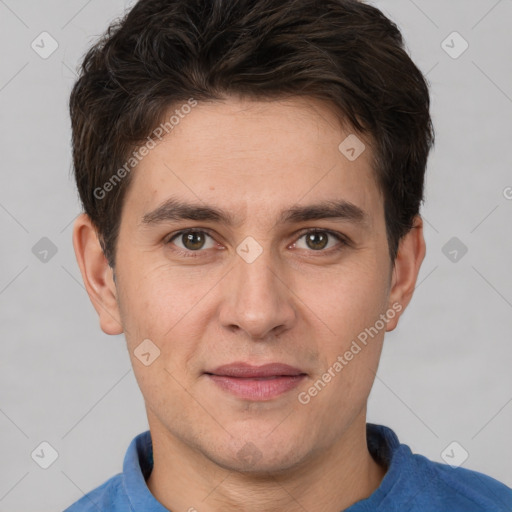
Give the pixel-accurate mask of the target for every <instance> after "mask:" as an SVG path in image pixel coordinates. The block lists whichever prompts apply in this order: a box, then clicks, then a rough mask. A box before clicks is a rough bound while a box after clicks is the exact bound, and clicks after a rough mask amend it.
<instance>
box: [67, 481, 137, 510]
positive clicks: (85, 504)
mask: <svg viewBox="0 0 512 512" xmlns="http://www.w3.org/2000/svg"><path fill="white" fill-rule="evenodd" d="M125 496H126V494H125V492H124V490H123V475H122V473H119V474H117V475H115V476H113V477H112V478H109V479H108V480H107V481H106V482H104V483H103V484H101V485H100V486H99V487H96V489H93V490H92V491H90V492H89V493H87V494H85V495H84V496H82V497H81V498H80V499H79V500H78V501H76V502H75V503H73V504H72V505H71V506H70V507H68V508H67V509H66V510H64V512H98V510H104V511H109V512H117V511H119V512H121V511H122V512H129V511H130V510H132V509H131V507H130V504H129V503H127V502H126V499H125Z"/></svg>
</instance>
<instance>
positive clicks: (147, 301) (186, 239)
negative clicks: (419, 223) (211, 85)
mask: <svg viewBox="0 0 512 512" xmlns="http://www.w3.org/2000/svg"><path fill="white" fill-rule="evenodd" d="M349 134H350V131H342V129H341V128H340V126H339V124H338V122H337V119H336V117H335V116H334V114H333V112H332V109H330V107H328V106H327V105H325V104H323V103H321V102H319V101H313V100H309V101H307V102H306V100H300V99H295V100H293V101H287V102H284V101H279V102H277V101H276V102H254V101H244V102H242V101H241V100H237V99H234V98H230V99H229V100H228V101H226V102H215V103H210V104H204V103H199V104H198V106H196V107H195V108H193V109H192V112H191V113H190V114H188V115H187V116H186V117H185V118H184V119H181V121H180V124H179V125H178V126H176V127H175V128H174V130H173V131H172V132H171V133H170V135H168V136H167V137H166V138H165V139H164V140H163V142H161V143H159V144H158V145H157V147H156V148H155V149H153V150H151V151H150V153H149V155H148V156H146V157H145V158H144V159H143V160H142V161H141V162H140V164H139V165H138V167H137V168H136V169H135V170H134V171H133V173H134V174H133V176H132V178H133V181H132V182H131V184H130V188H129V190H128V192H127V195H126V197H125V203H124V206H123V212H122V218H121V226H120V233H119V239H118V245H117V250H116V269H115V270H116V282H117V292H118V304H119V314H120V319H121V323H122V325H123V329H124V332H125V334H126V338H127V343H128V348H129V352H130V357H131V359H132V364H133V367H134V372H135V375H136V378H137V381H138V383H139V385H140V388H141V391H142V393H143V395H144V398H145V402H146V408H147V411H148V419H149V422H150V427H151V428H152V430H154V431H156V430H158V431H160V432H165V433H166V434H165V435H166V436H167V435H169V436H170V439H172V440H173V442H178V443H184V445H185V446H187V447H189V448H192V449H193V450H197V452H198V453H199V454H202V455H204V456H206V457H207V458H208V459H210V460H212V461H214V462H216V463H217V464H219V465H221V466H223V467H226V468H229V469H238V470H243V469H246V470H247V469H254V470H262V471H270V470H276V469H284V468H287V467H292V466H294V465H297V464H299V463H301V462H304V461H307V460H311V458H312V457H314V456H315V455H317V454H319V453H321V452H322V451H323V450H324V449H327V448H329V447H331V446H333V444H334V443H336V442H337V441H338V440H339V439H341V436H342V435H344V434H346V433H347V432H348V431H349V429H350V427H351V426H352V425H353V424H355V423H356V420H358V419H359V420H360V419H361V418H363V417H364V414H365V406H366V401H367V397H368V394H369V392H370V388H371V386H372V383H373V380H374V372H375V371H376V370H377V365H378V360H379V356H380V351H381V346H382V340H383V335H384V332H385V330H386V328H382V323H381V322H378V320H379V318H382V317H381V316H380V315H382V314H386V312H387V311H388V310H389V309H390V308H391V307H392V303H391V296H390V290H391V286H392V279H391V277H392V272H391V268H392V266H391V262H390V260H389V256H388V246H387V240H386V227H385V222H384V209H383V198H382V196H381V193H380V191H379V189H378V187H377V185H376V182H375V178H374V174H373V173H374V171H373V170H372V168H371V164H370V162H371V148H370V146H369V145H368V144H367V145H366V149H365V151H363V153H362V154H361V155H360V156H359V157H358V158H356V159H355V160H354V161H351V160H349V159H348V158H347V156H345V154H343V153H342V152H341V151H340V149H339V148H338V146H339V145H340V143H341V142H343V141H344V139H345V138H346V137H347V136H348V135H349ZM349 140H350V139H349ZM346 154H348V155H349V156H350V155H351V152H350V151H349V152H348V153H346ZM170 199H173V200H174V201H176V202H178V203H181V204H189V203H190V204H193V205H198V206H200V207H201V208H211V209H215V210H219V211H220V210H222V212H224V213H226V214H227V215H229V217H230V218H231V223H226V222H225V220H220V219H218V218H215V216H212V215H205V216H203V217H200V218H196V219H190V218H188V219H187V218H180V216H179V215H169V213H170V211H169V209H167V210H164V211H162V210H160V211H159V212H158V214H156V213H155V210H157V209H158V208H159V207H161V206H162V205H163V204H164V203H165V202H166V201H168V200H170ZM107 200H108V198H107ZM327 202H329V204H330V205H331V206H332V205H334V204H341V205H343V204H345V206H344V207H342V208H340V209H339V211H338V214H337V216H336V217H330V216H324V215H323V214H322V215H312V214H311V213H312V212H311V211H309V212H308V211H307V208H308V207H312V206H318V205H320V204H321V203H323V204H324V206H325V205H326V204H327ZM347 205H348V206H347ZM290 210H293V211H295V215H293V216H291V215H287V213H289V211H290ZM191 229H193V230H196V233H195V234H194V233H192V234H190V233H188V234H187V233H186V231H187V230H191ZM312 230H317V233H316V234H314V233H313V234H309V235H307V234H306V233H307V232H311V231H312ZM182 231H185V234H183V233H181V232H182ZM178 233H181V234H180V235H178ZM330 233H331V234H330ZM336 234H338V235H339V237H340V239H339V240H338V239H337V238H336V236H335V235H336ZM376 325H377V326H378V327H381V328H380V329H377V330H378V333H377V334H374V333H375V326H376ZM371 327H373V329H374V330H373V331H371V332H372V334H373V335H372V336H368V335H367V343H366V345H363V344H362V343H361V342H360V341H358V342H357V343H358V345H359V346H360V351H358V352H357V349H354V348H353V353H355V352H357V353H355V355H353V357H352V358H351V359H350V360H349V361H347V358H345V357H343V356H344V354H345V353H346V352H347V351H349V350H350V348H351V346H352V347H353V345H352V342H353V340H356V341H357V339H358V335H360V334H361V333H362V332H365V329H368V328H371ZM388 329H389V326H388ZM366 332H367V333H368V331H366ZM363 337H364V336H363ZM147 339H149V340H151V341H152V343H154V345H156V346H157V347H158V348H159V350H160V355H159V357H157V358H156V359H155V360H154V362H152V364H150V365H149V366H145V365H144V364H143V363H142V362H141V361H140V360H139V359H138V358H137V357H136V356H135V355H134V351H135V349H137V347H138V346H139V345H140V344H141V343H142V342H143V340H147ZM359 339H361V338H359ZM146 343H147V342H146ZM339 356H342V357H343V360H344V361H345V363H344V364H341V363H339V364H341V365H342V369H341V370H337V369H338V368H339V366H336V365H335V363H336V361H339V359H338V357H339ZM146 357H147V356H146ZM241 362H242V363H247V364H250V365H253V366H261V365H264V364H267V363H283V364H287V365H290V366H292V367H294V368H296V369H298V370H299V373H301V374H302V376H300V377H295V378H290V377H288V378H285V377H282V378H280V379H275V378H274V379H266V380H263V381H262V380H260V381H257V380H254V379H251V381H250V382H249V381H248V380H245V381H244V382H242V381H240V380H238V381H236V380H235V378H222V377H220V378H216V377H213V376H212V375H211V374H215V370H216V369H217V368H218V367H220V366H221V365H227V364H230V363H241ZM329 368H331V372H330V375H331V378H330V379H328V378H327V377H325V376H324V374H326V372H328V370H329ZM218 373H220V374H222V371H220V372H218ZM323 376H324V377H323ZM322 379H323V383H324V385H321V384H318V381H319V380H322ZM271 380H274V383H272V382H271ZM326 381H328V382H326ZM237 382H238V383H240V386H237ZM315 383H317V388H316V389H317V392H316V393H315V392H314V391H312V392H309V391H308V390H310V388H311V387H314V385H315ZM222 384H224V386H223V385H222ZM280 386H282V387H280ZM235 387H236V389H237V390H238V394H237V392H236V391H234V388H235ZM258 393H260V394H258ZM299 398H300V399H299ZM246 452H250V453H248V454H247V453H246ZM246 455H249V456H248V457H247V456H246Z"/></svg>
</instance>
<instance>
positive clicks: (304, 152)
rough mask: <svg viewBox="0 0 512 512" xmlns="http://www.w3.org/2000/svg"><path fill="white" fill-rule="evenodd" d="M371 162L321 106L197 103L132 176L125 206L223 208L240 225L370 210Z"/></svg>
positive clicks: (374, 195) (374, 197)
mask: <svg viewBox="0 0 512 512" xmlns="http://www.w3.org/2000/svg"><path fill="white" fill-rule="evenodd" d="M176 109H178V110H179V106H178V107H176V106H173V109H172V111H171V112H170V113H169V116H168V117H170V116H171V115H172V113H173V112H175V111H176ZM187 110H189V109H187ZM347 149H348V150H349V152H348V153H347ZM352 150H353V151H352ZM354 152H355V156H356V157H357V158H353V157H354ZM359 153H360V154H359ZM372 158H373V153H372V149H371V145H370V144H369V143H368V140H366V139H363V138H362V137H361V136H360V135H356V134H355V133H353V132H352V131H351V130H350V128H349V127H342V126H341V124H340V120H339V118H338V116H336V115H335V114H334V113H333V109H332V108H331V107H330V106H329V105H327V104H326V103H324V102H321V101H319V100H314V99H309V98H293V99H288V100H273V101H253V100H242V99H238V98H227V99H226V100H225V101H216V102H209V103H198V104H197V106H195V107H194V108H192V109H190V110H189V112H188V113H187V114H185V115H182V116H181V117H180V118H179V122H178V123H177V124H175V125H174V127H173V129H172V131H171V132H170V133H169V134H167V135H165V137H163V140H162V141H161V142H159V143H157V145H156V147H155V148H154V149H152V150H150V151H149V152H148V154H147V155H146V156H145V157H144V158H143V159H142V160H141V161H140V163H139V164H138V165H137V167H136V168H135V169H134V171H132V172H133V174H134V175H133V176H132V182H131V184H130V187H129V190H128V193H127V196H126V199H125V202H130V204H131V205H132V206H133V210H136V211H138V213H139V215H142V216H143V215H145V214H146V213H147V212H148V211H149V210H151V209H154V208H155V206H157V205H158V204H161V203H162V202H164V201H166V200H167V199H168V198H169V197H170V196H172V197H174V198H176V197H181V198H183V199H186V200H187V201H188V202H193V203H198V202H204V203H208V204H215V203H219V201H221V203H222V204H219V207H222V208H223V209H224V210H231V211H233V213H234V215H235V216H238V218H239V219H242V218H245V217H246V216H247V215H252V216H255V215H256V216H258V215H267V216H268V215H269V214H271V212H273V211H274V210H275V213H276V214H278V213H279V212H281V211H282V208H284V207H288V208H289V207H290V206H291V205H293V204H297V203H300V202H311V203H315V202H318V201H320V200H333V201H334V200H338V199H345V200H347V201H349V202H351V203H353V204H356V205H357V206H358V207H359V208H361V209H363V210H371V209H372V208H373V209H375V207H376V206H377V207H378V204H375V203H376V202H377V203H378V202H379V201H380V199H381V198H380V192H379V190H378V188H377V185H376V180H375V179H374V171H373V169H372Z"/></svg>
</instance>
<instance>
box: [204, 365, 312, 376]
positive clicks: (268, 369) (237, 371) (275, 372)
mask: <svg viewBox="0 0 512 512" xmlns="http://www.w3.org/2000/svg"><path fill="white" fill-rule="evenodd" d="M205 373H207V374H210V375H219V376H223V377H235V378H240V379H257V378H269V377H297V376H299V375H305V372H303V371H301V370H299V369H298V368H294V367H293V366H290V365H288V364H282V363H269V364H264V365H262V366H252V365H250V364H247V363H241V362H240V363H231V364H226V365H222V366H219V367H218V368H216V369H215V370H213V371H211V372H205Z"/></svg>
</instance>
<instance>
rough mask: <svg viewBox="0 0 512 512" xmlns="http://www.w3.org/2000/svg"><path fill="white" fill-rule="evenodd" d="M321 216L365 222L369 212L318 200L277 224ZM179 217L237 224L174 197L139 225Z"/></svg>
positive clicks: (288, 212) (297, 208)
mask: <svg viewBox="0 0 512 512" xmlns="http://www.w3.org/2000/svg"><path fill="white" fill-rule="evenodd" d="M320 219H334V220H343V221H349V222H353V223H356V224H365V223H367V222H368V219H369V215H368V214H367V213H366V212H365V211H364V210H362V209H361V208H359V206H356V205H355V204H353V203H350V202H349V201H345V200H343V199H340V200H336V201H321V202H319V203H315V204H310V205H305V206H293V207H291V208H289V209H286V210H284V211H282V212H281V214H280V216H279V219H278V223H280V224H286V223H294V222H295V223H299V222H305V221H310V220H320ZM180 220H197V221H212V222H218V223H221V224H225V225H227V226H235V225H237V224H238V223H237V222H236V221H235V217H234V216H233V214H232V213H230V212H228V211H226V210H223V209H221V208H216V207H214V206H209V205H204V204H200V203H187V202H184V201H180V200H178V199H175V198H170V199H167V200H166V201H164V202H163V203H162V204H160V205H159V206H157V207H156V208H155V209H154V210H152V211H150V212H148V213H146V214H144V216H143V217H142V220H141V222H140V224H142V225H155V224H160V223H163V222H172V221H180Z"/></svg>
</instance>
